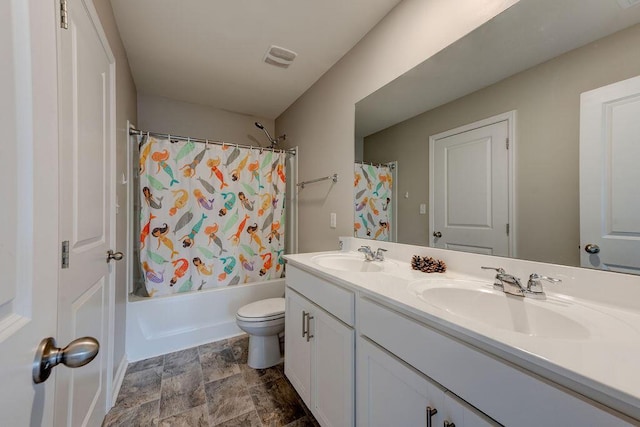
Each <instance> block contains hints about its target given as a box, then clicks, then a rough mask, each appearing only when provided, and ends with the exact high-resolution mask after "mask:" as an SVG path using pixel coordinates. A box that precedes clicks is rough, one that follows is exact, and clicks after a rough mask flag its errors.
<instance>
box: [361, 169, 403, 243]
mask: <svg viewBox="0 0 640 427" xmlns="http://www.w3.org/2000/svg"><path fill="white" fill-rule="evenodd" d="M353 187H354V201H355V218H354V224H353V234H354V236H355V237H360V238H363V239H373V240H384V241H388V240H389V238H390V236H389V234H390V233H389V231H390V230H391V218H392V215H391V210H392V209H393V206H392V203H391V200H392V197H391V196H392V191H393V178H392V175H391V168H390V167H389V166H387V165H378V166H373V165H369V164H363V163H356V164H355V170H354V182H353Z"/></svg>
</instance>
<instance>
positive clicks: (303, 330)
mask: <svg viewBox="0 0 640 427" xmlns="http://www.w3.org/2000/svg"><path fill="white" fill-rule="evenodd" d="M308 315H309V313H307V312H306V311H304V310H302V338H304V337H305V336H306V335H307V333H308V332H309V331H307V329H306V328H307V316H308ZM307 341H309V339H308V338H307Z"/></svg>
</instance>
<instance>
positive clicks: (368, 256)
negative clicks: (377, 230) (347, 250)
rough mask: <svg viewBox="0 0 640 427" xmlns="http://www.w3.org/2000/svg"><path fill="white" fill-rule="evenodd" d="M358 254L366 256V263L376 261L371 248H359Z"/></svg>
mask: <svg viewBox="0 0 640 427" xmlns="http://www.w3.org/2000/svg"><path fill="white" fill-rule="evenodd" d="M358 252H362V253H363V254H364V259H365V261H373V260H374V259H376V256H375V254H374V253H373V252H371V247H370V246H360V247H359V248H358Z"/></svg>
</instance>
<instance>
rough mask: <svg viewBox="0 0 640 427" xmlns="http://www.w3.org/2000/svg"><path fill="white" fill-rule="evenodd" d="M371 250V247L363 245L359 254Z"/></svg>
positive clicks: (359, 249)
mask: <svg viewBox="0 0 640 427" xmlns="http://www.w3.org/2000/svg"><path fill="white" fill-rule="evenodd" d="M370 250H371V246H367V245H362V246H360V247H359V248H358V252H365V251H370Z"/></svg>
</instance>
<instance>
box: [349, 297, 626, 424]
mask: <svg viewBox="0 0 640 427" xmlns="http://www.w3.org/2000/svg"><path fill="white" fill-rule="evenodd" d="M357 325H358V331H359V334H360V337H358V351H359V353H358V380H357V387H358V391H357V394H358V407H357V408H358V411H357V414H356V418H357V420H358V425H360V426H376V425H383V424H380V423H378V420H377V419H376V418H375V417H382V415H381V414H379V413H377V412H376V411H379V409H376V408H375V406H378V405H382V404H384V405H385V407H384V411H388V412H391V413H394V414H396V416H398V417H401V419H402V420H404V419H405V418H402V417H403V416H406V417H407V418H406V420H407V423H408V424H405V423H404V422H400V423H396V424H395V425H416V426H420V425H427V424H426V419H425V417H424V416H423V418H422V422H418V421H414V418H415V419H416V420H418V418H419V415H420V412H421V411H425V406H426V405H428V403H429V402H430V401H431V402H434V403H432V404H433V405H436V402H437V405H440V407H438V406H436V408H437V409H438V414H436V416H435V417H438V416H442V417H443V418H441V419H439V421H438V423H434V424H433V425H434V426H436V425H438V426H443V425H444V422H445V421H447V422H449V423H451V422H453V423H454V424H455V426H456V427H460V426H487V425H493V424H492V423H494V421H493V420H496V421H495V422H497V423H501V424H503V425H507V426H522V427H527V426H531V427H537V426H541V425H544V426H551V425H563V426H607V427H614V426H629V425H637V424H636V423H635V422H634V421H633V420H630V419H628V418H626V417H624V416H623V415H621V414H619V413H617V412H615V411H613V410H609V409H608V408H605V407H604V406H602V405H600V404H598V403H596V402H594V401H592V400H589V399H587V398H585V397H583V396H580V395H579V394H577V393H575V392H572V391H570V390H568V389H565V388H562V387H560V386H558V385H556V384H553V383H551V382H550V381H548V380H545V379H543V378H541V377H538V376H537V375H535V374H533V373H531V372H528V371H525V370H523V369H521V368H519V367H517V366H515V365H513V364H511V363H509V362H507V361H505V360H502V359H499V358H496V357H494V356H492V355H489V354H487V353H485V352H484V351H481V350H479V349H477V348H475V347H473V346H470V345H469V344H467V343H465V342H463V341H460V340H458V339H456V338H454V337H452V336H450V335H446V334H444V333H442V332H440V331H438V330H436V329H434V328H432V327H430V326H428V325H426V324H425V323H422V322H420V321H417V320H414V319H413V318H411V317H408V316H407V315H405V314H403V313H400V312H397V311H395V310H394V309H390V308H388V307H387V306H386V305H383V304H381V303H379V302H376V301H373V300H370V299H368V298H360V299H359V300H358V305H357ZM365 337H366V338H365ZM369 340H370V341H372V342H374V343H375V345H374V344H371V343H370V342H369ZM378 346H379V347H378ZM381 348H383V349H384V350H382V349H381ZM363 365H364V366H363ZM409 366H411V367H412V368H409ZM423 375H424V376H427V377H428V378H429V379H431V381H432V382H429V380H428V379H427V378H425V377H424V376H423ZM435 384H439V385H440V387H441V388H443V389H446V390H447V391H446V393H444V398H443V397H441V396H440V395H438V393H437V392H435V391H434V390H435V388H434V387H435ZM381 387H388V388H389V390H391V389H394V391H393V392H391V391H389V392H387V391H385V390H380V388H381ZM380 393H386V394H388V396H384V395H381V394H380ZM394 395H397V396H395V397H394ZM405 399H406V400H405ZM462 399H464V400H462ZM441 402H442V403H441ZM471 405H473V406H471ZM474 407H475V408H474ZM476 408H477V409H476ZM480 411H481V412H480ZM484 414H486V416H485V415H484ZM488 417H491V418H488Z"/></svg>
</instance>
